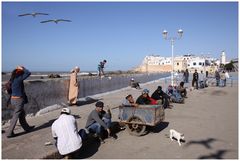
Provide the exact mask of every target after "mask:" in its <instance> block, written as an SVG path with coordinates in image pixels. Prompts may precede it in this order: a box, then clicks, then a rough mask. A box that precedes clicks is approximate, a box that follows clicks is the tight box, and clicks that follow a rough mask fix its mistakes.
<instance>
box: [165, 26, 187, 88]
mask: <svg viewBox="0 0 240 161" xmlns="http://www.w3.org/2000/svg"><path fill="white" fill-rule="evenodd" d="M162 34H163V38H164V39H165V40H170V41H171V47H172V73H171V84H172V86H173V70H174V67H173V66H174V63H173V49H174V42H175V40H179V39H180V38H181V37H182V35H183V30H182V29H179V30H178V37H168V32H167V30H163V33H162Z"/></svg>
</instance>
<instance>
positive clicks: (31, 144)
mask: <svg viewBox="0 0 240 161" xmlns="http://www.w3.org/2000/svg"><path fill="white" fill-rule="evenodd" d="M190 80H191V79H190ZM167 83H168V82H166V81H165V80H157V81H152V82H150V83H145V84H141V87H142V88H148V89H149V90H150V93H152V92H153V91H154V90H155V89H156V88H157V86H158V85H162V86H163V88H164V89H165V87H166V85H167ZM188 85H189V84H187V86H188ZM235 87H238V85H235ZM230 88H231V87H230ZM232 88H234V87H232ZM209 89H211V87H209ZM199 91H200V90H199ZM199 91H197V90H194V91H192V94H193V95H199V94H203V93H204V92H199ZM130 93H131V94H132V95H133V96H134V98H135V99H136V98H137V97H138V96H139V95H140V94H141V90H137V89H132V88H130V87H127V88H124V89H121V90H117V91H113V92H108V93H106V94H99V95H95V96H92V97H91V98H93V99H101V100H102V101H103V102H104V103H105V108H107V107H110V108H113V107H117V106H118V105H120V104H121V102H122V100H123V98H124V97H125V96H126V95H127V94H130ZM190 94H191V93H189V95H190ZM220 97H221V92H220ZM222 98H224V97H222ZM80 102H81V104H82V105H80V106H71V107H69V108H70V109H71V111H72V114H73V115H74V116H75V117H76V119H77V123H78V127H79V128H83V127H84V126H85V123H86V120H87V117H88V114H89V113H90V112H91V111H92V110H93V109H94V108H95V106H94V104H95V103H93V102H88V101H85V102H84V101H82V100H80ZM192 103H200V102H197V100H192ZM226 108H227V107H226ZM60 111H61V109H58V110H54V111H51V112H49V113H46V114H43V115H40V116H37V117H29V118H28V120H27V121H28V122H29V124H30V125H35V126H36V128H35V129H34V131H32V132H30V133H24V131H23V129H22V128H21V126H19V124H17V126H16V128H15V133H16V134H19V136H17V137H14V138H11V139H8V138H6V136H5V133H4V130H7V128H8V124H6V125H4V126H3V127H2V130H3V131H2V159H41V158H57V157H58V155H56V154H57V149H56V147H55V145H48V146H45V143H46V142H51V143H53V144H54V139H53V138H52V136H51V125H52V123H53V121H54V120H55V119H57V118H58V117H59V114H60ZM192 112H193V111H192ZM202 112H204V111H202ZM205 112H206V111H205ZM112 113H113V121H118V119H117V115H118V110H117V109H114V110H112ZM168 113H169V112H167V116H166V117H174V114H172V115H171V114H168ZM202 114H203V113H202ZM236 115H237V114H236ZM236 120H237V118H236ZM234 134H235V133H234ZM234 134H233V135H234ZM236 137H237V136H234V138H233V139H236ZM116 141H118V140H116ZM236 141H237V140H236ZM101 146H106V148H107V145H104V144H103V145H101ZM99 155H100V156H99V157H98V154H96V157H93V158H96V159H102V157H101V150H100V151H99ZM123 158H125V157H123ZM128 158H131V157H130V156H129V157H128ZM233 158H234V157H233Z"/></svg>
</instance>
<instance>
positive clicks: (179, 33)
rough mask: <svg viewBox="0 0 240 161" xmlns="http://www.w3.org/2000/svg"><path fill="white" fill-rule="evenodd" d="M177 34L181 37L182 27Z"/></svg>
mask: <svg viewBox="0 0 240 161" xmlns="http://www.w3.org/2000/svg"><path fill="white" fill-rule="evenodd" d="M178 35H179V37H180V38H181V37H182V35H183V30H182V29H179V30H178Z"/></svg>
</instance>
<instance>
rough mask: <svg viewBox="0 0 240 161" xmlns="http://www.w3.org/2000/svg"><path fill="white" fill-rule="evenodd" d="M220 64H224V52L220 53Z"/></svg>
mask: <svg viewBox="0 0 240 161" xmlns="http://www.w3.org/2000/svg"><path fill="white" fill-rule="evenodd" d="M220 61H221V62H220V63H221V64H226V54H225V51H224V50H223V51H222V53H221V59H220Z"/></svg>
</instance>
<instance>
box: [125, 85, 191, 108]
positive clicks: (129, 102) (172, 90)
mask: <svg viewBox="0 0 240 161" xmlns="http://www.w3.org/2000/svg"><path fill="white" fill-rule="evenodd" d="M176 94H179V97H181V98H186V97H187V90H186V88H185V87H184V82H181V83H180V84H179V86H177V87H172V86H171V85H170V86H169V87H168V89H167V91H166V93H165V92H164V91H163V90H162V87H161V86H158V87H157V89H156V90H155V91H154V92H153V93H152V95H151V97H150V96H149V90H148V89H144V90H143V91H142V94H141V95H140V96H139V97H138V98H137V100H136V102H134V99H133V96H132V95H131V94H129V95H128V96H127V97H126V98H125V100H124V101H123V103H122V105H123V106H133V107H137V106H138V105H157V104H162V105H163V107H164V108H170V104H169V102H170V101H172V100H173V99H174V97H175V95H176Z"/></svg>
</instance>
